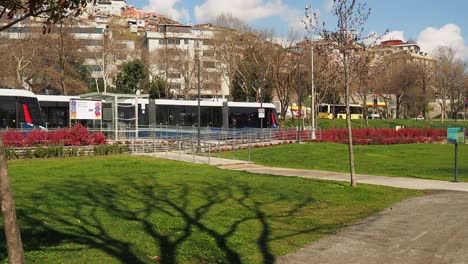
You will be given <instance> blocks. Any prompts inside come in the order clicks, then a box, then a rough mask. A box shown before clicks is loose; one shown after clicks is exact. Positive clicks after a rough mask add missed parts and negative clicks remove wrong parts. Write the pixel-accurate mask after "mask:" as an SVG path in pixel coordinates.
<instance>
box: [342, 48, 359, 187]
mask: <svg viewBox="0 0 468 264" xmlns="http://www.w3.org/2000/svg"><path fill="white" fill-rule="evenodd" d="M348 71H349V69H348V60H347V54H346V53H345V54H344V73H345V85H346V87H345V88H346V90H345V101H346V102H345V103H346V129H347V130H348V150H349V173H350V179H351V186H352V187H356V186H357V183H356V178H355V170H354V150H353V130H352V125H351V110H350V107H349V93H350V91H349V86H350V85H349V72H348Z"/></svg>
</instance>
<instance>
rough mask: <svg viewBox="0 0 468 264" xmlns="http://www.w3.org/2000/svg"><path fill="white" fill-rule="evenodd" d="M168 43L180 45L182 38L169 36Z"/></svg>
mask: <svg viewBox="0 0 468 264" xmlns="http://www.w3.org/2000/svg"><path fill="white" fill-rule="evenodd" d="M167 44H174V45H179V44H180V39H178V38H168V39H167Z"/></svg>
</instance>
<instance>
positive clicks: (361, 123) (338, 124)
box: [285, 117, 468, 129]
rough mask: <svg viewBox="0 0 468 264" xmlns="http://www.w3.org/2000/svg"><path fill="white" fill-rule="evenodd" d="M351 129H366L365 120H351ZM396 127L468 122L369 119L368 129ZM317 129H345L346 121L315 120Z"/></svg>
mask: <svg viewBox="0 0 468 264" xmlns="http://www.w3.org/2000/svg"><path fill="white" fill-rule="evenodd" d="M308 122H309V121H307V120H306V121H305V125H306V126H308V125H309V123H308ZM351 122H352V125H353V128H366V127H367V124H366V120H364V119H359V120H352V121H351ZM294 125H295V126H297V125H298V124H297V119H294ZM291 126H292V120H291V118H289V117H288V118H287V119H286V120H285V127H291ZM396 126H405V127H410V128H447V127H468V121H463V120H458V121H457V122H455V121H453V120H448V121H445V122H444V123H442V122H441V121H440V120H438V119H433V120H414V119H369V127H370V128H395V127H396ZM317 127H319V128H323V129H330V128H345V127H346V120H340V119H337V120H329V119H317Z"/></svg>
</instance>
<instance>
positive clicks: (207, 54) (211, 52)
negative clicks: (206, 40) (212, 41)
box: [203, 50, 215, 57]
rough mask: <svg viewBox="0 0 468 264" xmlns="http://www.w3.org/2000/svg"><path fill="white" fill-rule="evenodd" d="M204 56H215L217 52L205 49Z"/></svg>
mask: <svg viewBox="0 0 468 264" xmlns="http://www.w3.org/2000/svg"><path fill="white" fill-rule="evenodd" d="M203 56H205V57H214V56H215V53H214V51H212V50H204V51H203Z"/></svg>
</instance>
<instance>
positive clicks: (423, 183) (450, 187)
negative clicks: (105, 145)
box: [135, 152, 468, 263]
mask: <svg viewBox="0 0 468 264" xmlns="http://www.w3.org/2000/svg"><path fill="white" fill-rule="evenodd" d="M135 155H140V156H149V157H155V158H161V159H170V160H180V161H186V162H195V163H205V164H210V165H213V166H218V167H219V168H222V169H228V170H238V171H246V172H251V173H257V174H271V175H278V176H293V177H302V178H308V179H320V180H330V181H349V174H348V173H340V172H329V171H316V170H303V169H288V168H276V167H266V166H261V165H255V164H253V163H249V162H247V161H243V160H233V159H222V158H214V157H211V158H208V157H203V156H197V155H190V154H183V153H178V152H168V153H166V152H157V153H141V154H140V153H136V154H135ZM356 179H357V182H358V184H359V183H367V184H372V185H381V186H389V187H397V188H405V189H415V190H447V191H462V192H468V182H463V183H462V182H458V183H456V182H448V181H438V180H425V179H417V178H402V177H385V176H372V175H364V174H357V175H356ZM467 263H468V261H467Z"/></svg>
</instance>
